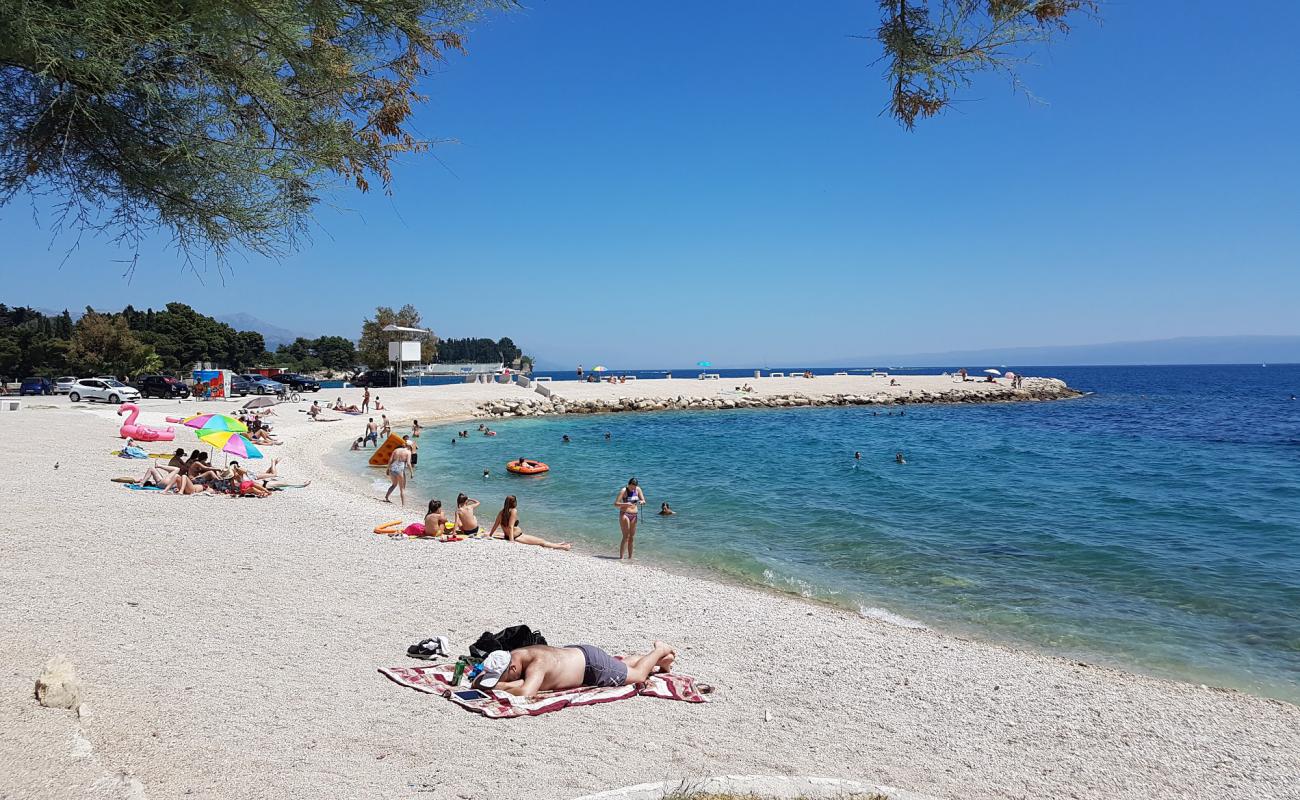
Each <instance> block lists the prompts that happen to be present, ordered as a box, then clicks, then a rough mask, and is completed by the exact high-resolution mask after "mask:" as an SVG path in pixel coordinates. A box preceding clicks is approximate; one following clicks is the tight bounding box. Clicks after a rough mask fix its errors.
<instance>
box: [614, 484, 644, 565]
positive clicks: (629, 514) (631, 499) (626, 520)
mask: <svg viewBox="0 0 1300 800" xmlns="http://www.w3.org/2000/svg"><path fill="white" fill-rule="evenodd" d="M645 502H646V497H645V492H643V491H641V486H640V484H638V483H637V482H636V478H628V481H627V486H624V487H623V488H622V489H619V490H618V497H615V498H614V505H615V506H616V507H617V508H618V527H619V530H620V531H622V533H623V540H622V541H621V542H619V545H618V557H619V559H620V560H622V558H623V553H624V551H626V552H627V558H628V560H629V561H631V560H632V542H633V540H634V539H636V523H637V519H638V518H639V516H640V514H641V506H643V505H645Z"/></svg>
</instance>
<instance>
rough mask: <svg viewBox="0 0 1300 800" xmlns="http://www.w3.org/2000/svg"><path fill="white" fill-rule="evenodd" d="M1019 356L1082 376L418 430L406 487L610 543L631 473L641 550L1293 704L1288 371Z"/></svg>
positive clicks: (1293, 409)
mask: <svg viewBox="0 0 1300 800" xmlns="http://www.w3.org/2000/svg"><path fill="white" fill-rule="evenodd" d="M936 371H937V370H936ZM646 374H647V376H649V373H646ZM750 374H752V373H750ZM1026 374H1031V375H1033V374H1040V375H1052V376H1055V377H1061V378H1064V379H1065V380H1067V381H1068V382H1069V383H1070V384H1071V385H1072V386H1075V387H1076V388H1080V389H1083V390H1086V391H1089V392H1092V393H1093V394H1090V395H1089V396H1087V397H1085V398H1082V399H1078V400H1071V401H1062V402H1054V403H1024V404H997V405H970V406H911V407H907V408H906V409H905V411H906V413H905V414H902V415H900V414H899V413H898V411H899V409H876V410H875V411H874V412H873V410H872V409H870V408H822V409H791V410H747V411H734V412H717V411H715V412H664V413H655V414H616V415H601V416H570V417H564V418H555V419H526V420H512V421H500V422H493V423H492V427H493V428H494V429H495V430H497V431H499V435H498V436H497V437H495V438H488V437H484V436H482V435H480V434H478V433H477V432H476V431H474V428H475V427H476V426H477V423H473V424H471V423H463V424H461V425H457V426H450V427H446V428H431V429H426V431H425V433H424V435H423V436H422V438H421V462H420V468H419V470H418V472H417V473H416V477H415V479H414V482H413V494H414V499H413V502H417V503H419V504H421V505H422V504H423V503H425V502H427V500H428V499H429V498H430V497H438V498H440V499H442V500H443V501H444V503H448V504H452V505H454V502H455V497H456V493H457V492H458V491H465V492H467V493H468V494H470V495H471V496H473V497H476V498H478V499H480V500H481V501H482V502H483V508H482V509H481V513H480V517H481V518H482V519H483V521H484V522H485V523H486V522H490V521H491V519H492V517H493V515H494V514H495V512H496V510H497V509H498V508H499V507H500V505H501V501H502V498H503V497H504V496H505V495H506V494H515V495H517V496H518V498H519V505H520V511H521V514H520V516H521V519H522V522H523V525H524V528H525V530H528V531H530V532H535V533H538V534H540V535H543V536H547V537H548V538H565V539H571V540H573V541H574V542H575V543H577V545H578V547H579V549H580V551H581V553H580V554H575V556H574V557H584V555H583V554H585V555H587V556H590V555H593V554H614V553H616V552H617V547H618V538H619V534H618V523H617V516H616V513H617V512H616V510H615V509H614V507H613V505H612V503H613V498H614V495H615V493H616V492H617V491H618V489H619V488H620V487H621V486H622V485H623V484H624V483H625V482H626V480H627V479H628V477H630V476H633V475H635V476H636V477H637V478H639V479H640V481H641V485H642V486H643V488H644V489H645V492H646V494H647V496H648V497H649V499H650V501H651V505H650V506H647V512H648V513H646V514H645V515H644V516H643V520H642V523H641V527H640V531H639V533H638V536H637V557H638V559H643V560H646V561H650V562H655V563H663V564H668V565H671V566H676V567H679V568H682V569H689V570H698V571H703V572H707V573H712V574H714V575H717V576H719V577H724V578H727V579H732V580H737V581H742V582H747V583H753V584H761V585H764V586H767V587H771V588H773V589H777V590H780V591H785V592H793V593H797V594H800V595H803V596H806V597H811V598H817V599H820V600H824V601H827V602H830V603H834V604H837V605H840V606H843V607H845V608H849V609H854V610H857V611H859V612H861V613H863V614H866V615H871V616H877V617H881V618H884V619H887V620H890V621H892V622H895V623H898V624H904V625H925V626H929V627H934V628H938V629H942V630H949V631H953V632H958V633H963V634H968V635H976V636H980V637H984V638H989V639H994V640H999V641H1005V642H1008V643H1012V644H1017V645H1021V646H1029V647H1034V648H1038V649H1041V650H1045V651H1048V652H1052V653H1056V654H1060V655H1066V656H1071V657H1077V658H1083V659H1088V660H1092V661H1094V662H1100V663H1105V664H1112V665H1116V666H1121V667H1125V668H1129V669H1135V670H1138V671H1143V672H1147V673H1151V674H1157V675H1162V676H1170V677H1175V678H1181V679H1186V680H1192V681H1196V682H1206V683H1211V684H1215V685H1225V686H1232V687H1236V688H1241V689H1244V690H1247V691H1251V692H1254V693H1258V694H1264V695H1269V696H1273V697H1278V698H1282V699H1286V700H1289V701H1292V702H1300V401H1294V400H1291V399H1290V398H1291V396H1292V395H1293V394H1296V393H1300V366H1294V365H1293V366H1285V365H1284V366H1271V365H1270V366H1268V367H1263V366H1260V365H1251V366H1229V367H1225V366H1209V367H1092V368H1082V367H1068V368H1067V367H1040V368H1032V369H1029V370H1028V371H1027V373H1026ZM891 411H892V412H893V413H892V414H891V413H889V412H891ZM466 427H468V428H469V429H470V430H471V436H470V438H469V439H461V440H458V441H457V443H456V444H452V443H451V442H452V439H453V438H455V433H454V432H455V431H456V430H457V429H462V428H466ZM606 433H609V434H610V438H609V439H608V440H606V438H605V434H606ZM564 434H567V435H568V436H570V437H571V439H572V443H570V444H563V443H562V442H561V436H562V435H564ZM854 451H861V452H862V455H863V458H862V460H861V461H860V462H857V461H855V460H854V459H853V453H854ZM898 451H901V452H903V453H904V454H905V457H906V460H907V463H906V464H905V465H900V464H897V463H895V461H894V454H895V452H898ZM521 455H522V456H527V457H529V458H535V459H540V460H542V461H545V462H547V463H549V464H550V466H551V472H550V473H549V474H547V475H546V476H544V477H518V476H513V475H508V474H507V473H506V472H505V470H504V465H505V463H506V462H507V461H508V460H511V459H513V458H516V457H518V456H521ZM484 469H488V470H490V473H491V474H490V477H488V478H486V479H484V478H483V477H482V473H483V470H484ZM372 474H373V473H372ZM663 500H667V501H668V502H670V503H671V504H672V506H673V508H674V509H676V510H677V511H678V512H679V513H678V515H677V516H674V517H658V516H656V515H655V514H654V513H653V512H654V510H656V509H657V508H658V504H659V502H660V501H663ZM408 502H412V500H410V499H408Z"/></svg>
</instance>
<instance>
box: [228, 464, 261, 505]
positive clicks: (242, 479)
mask: <svg viewBox="0 0 1300 800" xmlns="http://www.w3.org/2000/svg"><path fill="white" fill-rule="evenodd" d="M230 483H231V485H233V486H234V487H235V489H236V490H237V491H238V492H239V494H242V495H247V496H249V497H270V496H271V492H270V490H269V489H267V488H266V487H265V486H258V485H257V481H255V480H253V478H252V477H251V476H250V475H249V474H248V473H247V472H245V471H244V468H243V467H241V466H239V462H238V461H232V462H230Z"/></svg>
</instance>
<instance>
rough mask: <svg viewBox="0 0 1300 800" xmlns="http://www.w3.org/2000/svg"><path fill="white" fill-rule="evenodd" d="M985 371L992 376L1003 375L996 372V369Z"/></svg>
mask: <svg viewBox="0 0 1300 800" xmlns="http://www.w3.org/2000/svg"><path fill="white" fill-rule="evenodd" d="M984 371H985V372H987V373H988V374H990V375H1001V374H1002V373H1001V372H998V371H997V370H995V369H986V370H984Z"/></svg>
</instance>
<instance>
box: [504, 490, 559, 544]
mask: <svg viewBox="0 0 1300 800" xmlns="http://www.w3.org/2000/svg"><path fill="white" fill-rule="evenodd" d="M498 529H500V531H501V535H500V536H499V537H498V536H497V535H496V532H497V530H498ZM488 536H491V537H494V538H500V539H505V540H506V541H507V542H516V543H518V544H535V545H537V546H538V547H545V548H547V549H549V550H570V549H572V548H573V545H572V544H569V543H568V542H548V541H546V540H545V539H543V538H541V537H540V536H533V535H532V534H528V533H524V531H523V528H520V527H519V501H518V500H517V499H515V496H514V495H513V494H511V495H506V502H505V505H504V506H502V507H501V510H500V511H498V512H497V518H496V521H495V522H493V523H492V530H490V531H488Z"/></svg>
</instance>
